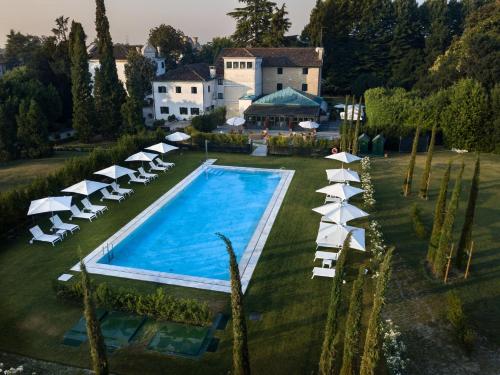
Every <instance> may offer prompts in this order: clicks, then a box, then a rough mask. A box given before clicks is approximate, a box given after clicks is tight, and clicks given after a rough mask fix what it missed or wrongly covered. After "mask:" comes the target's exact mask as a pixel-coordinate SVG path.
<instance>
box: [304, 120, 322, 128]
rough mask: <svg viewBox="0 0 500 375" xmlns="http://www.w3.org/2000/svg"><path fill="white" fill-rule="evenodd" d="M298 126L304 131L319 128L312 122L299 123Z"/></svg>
mask: <svg viewBox="0 0 500 375" xmlns="http://www.w3.org/2000/svg"><path fill="white" fill-rule="evenodd" d="M299 126H300V127H301V128H304V129H317V128H319V124H318V123H317V122H314V121H302V122H299Z"/></svg>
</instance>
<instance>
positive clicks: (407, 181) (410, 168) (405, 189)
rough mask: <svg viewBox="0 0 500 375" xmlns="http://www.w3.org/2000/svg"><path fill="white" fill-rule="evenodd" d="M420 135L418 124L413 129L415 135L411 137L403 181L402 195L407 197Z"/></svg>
mask: <svg viewBox="0 0 500 375" xmlns="http://www.w3.org/2000/svg"><path fill="white" fill-rule="evenodd" d="M419 137H420V125H417V128H416V129H415V136H414V137H413V145H412V147H411V155H410V162H409V164H408V170H407V171H406V176H405V179H404V182H403V195H404V196H405V197H407V196H408V195H410V194H411V184H412V182H413V170H414V169H415V158H416V157H417V149H418V139H419Z"/></svg>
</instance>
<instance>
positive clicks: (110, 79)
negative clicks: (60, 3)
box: [94, 0, 125, 138]
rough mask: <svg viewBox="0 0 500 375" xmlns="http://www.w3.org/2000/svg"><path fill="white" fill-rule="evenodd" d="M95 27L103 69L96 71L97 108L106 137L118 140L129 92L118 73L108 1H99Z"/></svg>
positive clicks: (100, 64) (95, 91)
mask: <svg viewBox="0 0 500 375" xmlns="http://www.w3.org/2000/svg"><path fill="white" fill-rule="evenodd" d="M95 24H96V32H97V51H98V54H99V68H98V69H96V71H95V80H94V98H95V108H96V112H97V117H98V120H99V125H100V126H101V131H102V134H103V135H104V136H105V137H107V138H114V137H116V136H118V135H119V134H120V131H121V129H120V128H121V125H122V116H121V107H122V104H123V102H124V100H125V90H124V89H123V85H122V84H121V82H120V81H119V79H118V73H117V71H116V63H115V58H114V56H113V41H112V40H111V34H110V33H109V22H108V18H107V17H106V8H105V6H104V0H96V21H95Z"/></svg>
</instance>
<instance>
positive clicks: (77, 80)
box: [69, 21, 95, 142]
mask: <svg viewBox="0 0 500 375" xmlns="http://www.w3.org/2000/svg"><path fill="white" fill-rule="evenodd" d="M86 38H87V37H86V35H85V32H84V31H83V27H82V25H81V24H80V23H78V22H75V21H73V22H72V23H71V32H70V35H69V54H70V59H71V95H72V97H73V128H74V129H75V130H76V132H77V135H78V138H79V139H80V140H81V141H83V142H88V141H90V139H91V138H92V135H93V131H94V129H93V126H94V122H95V108H94V100H93V98H92V87H91V77H90V73H89V63H88V55H87V49H86V46H85V39H86Z"/></svg>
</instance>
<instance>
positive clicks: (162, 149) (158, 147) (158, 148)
mask: <svg viewBox="0 0 500 375" xmlns="http://www.w3.org/2000/svg"><path fill="white" fill-rule="evenodd" d="M178 149H179V147H176V146H172V145H167V144H166V143H163V142H160V143H157V144H155V145H153V146H149V147H146V150H150V151H155V152H159V153H160V154H166V153H167V152H170V151H173V150H178Z"/></svg>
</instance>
